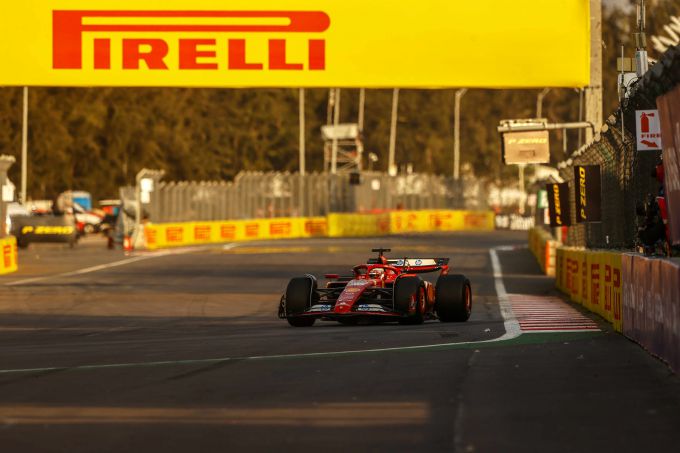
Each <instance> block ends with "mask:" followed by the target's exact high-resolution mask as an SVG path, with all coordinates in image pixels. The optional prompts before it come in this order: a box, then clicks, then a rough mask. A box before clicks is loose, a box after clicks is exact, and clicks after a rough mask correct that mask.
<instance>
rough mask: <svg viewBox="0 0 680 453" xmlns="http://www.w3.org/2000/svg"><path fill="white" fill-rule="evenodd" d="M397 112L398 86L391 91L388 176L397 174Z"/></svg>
mask: <svg viewBox="0 0 680 453" xmlns="http://www.w3.org/2000/svg"><path fill="white" fill-rule="evenodd" d="M398 113H399V88H395V89H394V90H393V91H392V121H391V124H390V149H389V156H388V160H387V173H388V174H389V175H390V176H397V165H396V163H395V160H396V158H395V154H396V148H397V115H398Z"/></svg>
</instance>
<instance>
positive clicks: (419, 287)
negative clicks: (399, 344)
mask: <svg viewBox="0 0 680 453" xmlns="http://www.w3.org/2000/svg"><path fill="white" fill-rule="evenodd" d="M424 294H425V292H424V289H423V281H422V280H421V279H420V278H419V277H402V278H399V279H397V281H396V282H395V283H394V308H395V310H397V311H398V312H401V313H403V314H404V315H406V316H405V317H404V318H400V319H399V324H422V323H423V313H422V310H421V303H420V302H421V301H420V298H421V296H422V297H424ZM414 297H415V299H416V309H415V312H414V313H413V314H409V311H410V309H411V301H412V300H413V298H414Z"/></svg>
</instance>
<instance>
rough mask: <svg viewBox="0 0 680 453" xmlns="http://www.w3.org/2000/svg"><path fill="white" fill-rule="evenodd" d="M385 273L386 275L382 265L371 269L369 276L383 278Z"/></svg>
mask: <svg viewBox="0 0 680 453" xmlns="http://www.w3.org/2000/svg"><path fill="white" fill-rule="evenodd" d="M384 275H385V269H383V268H382V267H375V268H373V269H371V272H369V273H368V276H369V277H370V278H377V279H380V278H383V276H384Z"/></svg>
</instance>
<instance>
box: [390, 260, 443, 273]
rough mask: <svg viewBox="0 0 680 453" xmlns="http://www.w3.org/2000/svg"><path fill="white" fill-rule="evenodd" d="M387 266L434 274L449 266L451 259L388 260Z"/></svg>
mask: <svg viewBox="0 0 680 453" xmlns="http://www.w3.org/2000/svg"><path fill="white" fill-rule="evenodd" d="M387 264H389V265H390V266H394V267H401V268H403V269H405V270H407V271H408V272H413V273H416V274H417V273H425V272H434V271H438V270H439V269H442V268H443V267H446V266H448V264H449V258H401V259H394V260H387Z"/></svg>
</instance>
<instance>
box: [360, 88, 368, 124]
mask: <svg viewBox="0 0 680 453" xmlns="http://www.w3.org/2000/svg"><path fill="white" fill-rule="evenodd" d="M365 106H366V89H365V88H362V89H360V90H359V120H358V125H359V132H363V131H364V108H365Z"/></svg>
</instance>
